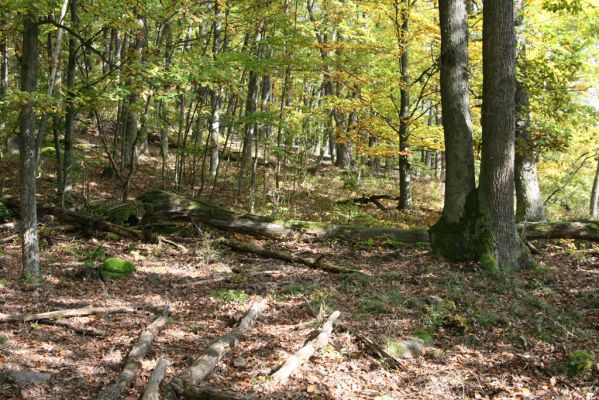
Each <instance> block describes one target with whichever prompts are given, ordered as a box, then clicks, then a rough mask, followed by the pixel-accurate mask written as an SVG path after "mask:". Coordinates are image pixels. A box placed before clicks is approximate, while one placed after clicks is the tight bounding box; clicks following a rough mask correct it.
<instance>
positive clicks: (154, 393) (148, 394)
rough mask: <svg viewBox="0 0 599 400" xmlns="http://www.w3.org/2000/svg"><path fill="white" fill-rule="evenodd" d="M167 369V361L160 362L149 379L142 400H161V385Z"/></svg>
mask: <svg viewBox="0 0 599 400" xmlns="http://www.w3.org/2000/svg"><path fill="white" fill-rule="evenodd" d="M166 367H168V361H167V360H165V359H164V358H161V359H160V360H158V363H157V364H156V367H154V370H153V371H152V374H151V375H150V379H148V383H147V385H146V387H145V389H144V393H143V395H142V396H141V400H160V383H161V382H162V380H163V379H164V375H165V374H166Z"/></svg>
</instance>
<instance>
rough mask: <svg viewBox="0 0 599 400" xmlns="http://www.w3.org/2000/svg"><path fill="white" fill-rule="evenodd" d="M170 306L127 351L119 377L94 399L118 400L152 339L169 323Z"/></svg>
mask: <svg viewBox="0 0 599 400" xmlns="http://www.w3.org/2000/svg"><path fill="white" fill-rule="evenodd" d="M169 315H170V305H168V304H167V305H166V306H165V308H164V312H163V313H162V315H161V316H160V317H158V318H157V319H156V320H155V321H154V322H152V323H151V324H150V325H149V326H148V327H147V328H146V329H145V330H144V331H143V332H141V334H140V335H139V339H137V343H135V346H133V348H132V349H131V351H129V354H128V355H127V359H126V361H125V366H124V367H123V370H122V371H121V373H120V374H119V376H118V377H117V378H116V379H115V380H114V381H113V382H112V383H111V384H110V385H108V386H106V387H105V388H104V389H102V391H101V392H100V394H98V396H97V397H96V399H98V400H118V399H119V398H120V397H121V394H122V393H123V392H124V391H126V390H127V389H128V388H129V386H131V382H133V379H135V377H136V376H137V374H138V373H139V371H140V370H141V362H142V360H143V359H144V358H145V357H146V354H147V353H148V350H150V347H151V346H152V343H153V342H154V339H155V338H156V336H158V334H159V333H160V331H161V330H162V328H164V327H165V326H166V324H167V323H168V321H169Z"/></svg>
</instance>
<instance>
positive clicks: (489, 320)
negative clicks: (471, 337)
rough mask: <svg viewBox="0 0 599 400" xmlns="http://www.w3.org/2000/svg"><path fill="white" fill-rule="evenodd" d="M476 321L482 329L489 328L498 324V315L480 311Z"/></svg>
mask: <svg viewBox="0 0 599 400" xmlns="http://www.w3.org/2000/svg"><path fill="white" fill-rule="evenodd" d="M477 321H478V323H479V325H480V326H482V327H483V328H490V327H493V326H496V325H498V324H499V321H500V319H499V315H497V313H494V312H493V311H481V312H480V313H479V314H478V316H477Z"/></svg>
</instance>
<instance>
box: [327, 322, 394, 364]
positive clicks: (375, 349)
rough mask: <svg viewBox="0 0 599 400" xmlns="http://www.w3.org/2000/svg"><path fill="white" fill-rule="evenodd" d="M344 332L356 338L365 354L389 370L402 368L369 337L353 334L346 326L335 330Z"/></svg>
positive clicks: (340, 326) (339, 326)
mask: <svg viewBox="0 0 599 400" xmlns="http://www.w3.org/2000/svg"><path fill="white" fill-rule="evenodd" d="M336 329H339V330H341V331H344V332H349V334H350V335H352V336H353V337H355V338H356V340H357V341H358V342H360V343H361V344H362V345H363V346H364V350H365V351H366V353H368V354H370V355H371V356H372V357H374V358H375V359H376V360H378V361H380V362H381V363H382V364H384V365H385V366H387V367H389V368H402V367H403V366H402V364H401V361H399V360H398V359H397V358H395V357H393V356H392V355H391V354H389V353H388V352H387V351H386V350H385V349H384V348H383V347H382V346H380V345H379V344H377V343H376V342H375V341H374V340H372V339H370V338H369V337H367V336H365V335H362V334H361V333H358V332H355V331H353V330H351V329H349V328H347V327H346V326H343V325H337V328H336Z"/></svg>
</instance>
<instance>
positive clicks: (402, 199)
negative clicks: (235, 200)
mask: <svg viewBox="0 0 599 400" xmlns="http://www.w3.org/2000/svg"><path fill="white" fill-rule="evenodd" d="M396 7H398V5H397V4H396ZM409 7H410V2H409V1H408V0H403V1H402V11H401V20H402V24H401V35H402V39H401V46H402V50H403V51H402V53H401V59H400V68H401V79H402V87H401V93H400V105H399V110H400V116H399V118H400V120H399V203H398V205H397V208H398V209H400V210H407V209H410V208H412V183H411V175H410V156H409V151H410V147H409V145H408V140H409V138H410V132H409V126H408V119H409V118H410V74H409V70H408V68H409V53H408V40H407V35H408V31H409V28H410V25H409V23H410V14H409V13H410V10H409Z"/></svg>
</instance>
